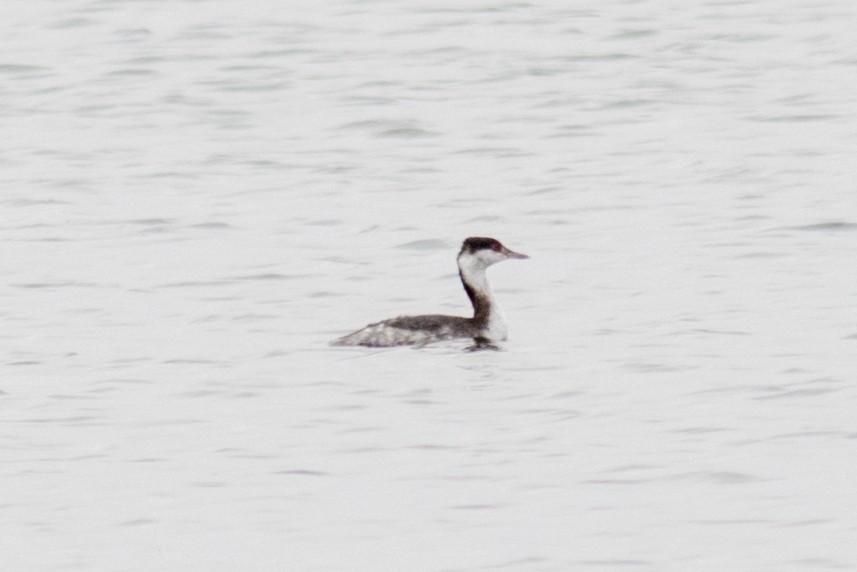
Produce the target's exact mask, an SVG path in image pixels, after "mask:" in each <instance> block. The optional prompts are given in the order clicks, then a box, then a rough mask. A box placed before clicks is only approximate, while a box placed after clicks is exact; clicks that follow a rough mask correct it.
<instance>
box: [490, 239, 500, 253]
mask: <svg viewBox="0 0 857 572" xmlns="http://www.w3.org/2000/svg"><path fill="white" fill-rule="evenodd" d="M501 248H503V247H502V246H501V245H500V243H499V242H497V241H496V240H495V241H494V242H493V243H492V244H491V250H496V251H497V252H500V249H501Z"/></svg>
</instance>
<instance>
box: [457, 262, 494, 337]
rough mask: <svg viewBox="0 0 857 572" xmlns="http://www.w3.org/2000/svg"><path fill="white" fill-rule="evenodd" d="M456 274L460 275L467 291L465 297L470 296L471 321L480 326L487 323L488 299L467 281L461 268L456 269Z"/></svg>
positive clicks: (489, 309)
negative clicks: (471, 307) (471, 306)
mask: <svg viewBox="0 0 857 572" xmlns="http://www.w3.org/2000/svg"><path fill="white" fill-rule="evenodd" d="M458 276H459V277H461V284H462V285H464V291H465V292H467V297H468V298H470V303H471V304H472V305H473V321H474V322H475V323H476V325H478V326H480V327H482V326H485V325H487V324H488V317H489V316H490V315H491V302H490V300H489V299H488V297H487V296H485V295H484V294H482V293H481V292H477V291H476V289H475V288H473V286H471V285H470V284H468V283H467V280H465V279H464V274H462V273H461V270H459V271H458Z"/></svg>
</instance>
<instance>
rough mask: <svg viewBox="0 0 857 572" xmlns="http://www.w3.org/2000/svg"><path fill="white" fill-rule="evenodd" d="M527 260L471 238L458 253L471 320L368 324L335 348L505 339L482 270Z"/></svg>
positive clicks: (441, 318) (487, 241)
mask: <svg viewBox="0 0 857 572" xmlns="http://www.w3.org/2000/svg"><path fill="white" fill-rule="evenodd" d="M510 258H529V256H527V255H526V254H519V253H517V252H512V251H511V250H509V249H508V248H506V247H505V246H503V245H502V244H500V242H499V241H497V240H494V239H493V238H482V237H473V236H472V237H470V238H468V239H466V240H465V241H464V243H462V245H461V252H459V253H458V275H459V276H460V277H461V283H462V284H463V285H464V291H465V292H467V296H468V298H470V303H471V304H473V317H472V318H462V317H458V316H442V315H437V314H432V315H428V316H399V317H398V318H391V319H389V320H384V321H383V322H376V323H374V324H369V325H368V326H366V327H365V328H363V329H362V330H357V331H356V332H354V333H351V334H348V335H347V336H344V337H341V338H339V339H338V340H335V341H333V342H332V345H335V346H371V347H388V346H404V345H413V344H427V343H430V342H436V341H439V340H447V339H450V338H473V339H474V340H476V342H477V343H478V344H487V343H490V342H495V341H500V340H505V339H506V321H505V320H504V319H503V314H502V312H500V308H499V307H497V302H496V301H495V300H494V295H493V294H492V293H491V288H490V287H489V286H488V280H487V279H486V277H485V270H486V269H487V268H488V267H489V266H491V265H492V264H495V263H497V262H500V261H501V260H508V259H510Z"/></svg>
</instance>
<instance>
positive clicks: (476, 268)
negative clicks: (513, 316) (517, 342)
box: [458, 252, 508, 341]
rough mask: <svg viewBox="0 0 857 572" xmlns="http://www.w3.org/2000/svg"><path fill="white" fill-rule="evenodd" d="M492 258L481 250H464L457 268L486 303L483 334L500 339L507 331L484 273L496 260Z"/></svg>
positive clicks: (504, 336) (504, 337) (501, 313)
mask: <svg viewBox="0 0 857 572" xmlns="http://www.w3.org/2000/svg"><path fill="white" fill-rule="evenodd" d="M486 254H487V253H486ZM492 254H493V253H492ZM492 258H493V256H491V255H490V254H488V255H487V256H486V255H484V254H483V253H481V252H480V253H476V254H471V253H467V252H465V253H463V254H461V255H460V256H459V257H458V268H459V270H460V271H461V278H462V279H463V280H464V281H465V282H466V283H467V285H468V286H469V287H470V288H472V289H473V291H474V293H475V294H476V295H477V296H479V297H480V298H482V299H483V300H484V301H485V302H487V303H488V323H487V326H486V328H487V329H486V331H485V332H484V334H483V335H484V336H485V337H486V338H488V339H490V340H496V341H502V340H505V339H506V335H507V332H508V329H507V327H506V319H505V317H504V316H503V312H502V311H501V310H500V306H499V305H498V304H497V300H496V299H495V298H494V293H493V292H492V291H491V286H490V285H489V284H488V278H487V276H486V274H485V271H486V270H487V269H488V267H489V266H491V265H492V264H494V263H495V262H498V260H493V259H492Z"/></svg>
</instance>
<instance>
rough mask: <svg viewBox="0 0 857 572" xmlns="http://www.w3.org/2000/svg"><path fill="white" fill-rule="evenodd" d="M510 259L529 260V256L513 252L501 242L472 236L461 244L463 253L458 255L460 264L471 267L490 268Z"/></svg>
mask: <svg viewBox="0 0 857 572" xmlns="http://www.w3.org/2000/svg"><path fill="white" fill-rule="evenodd" d="M510 258H529V256H527V255H526V254H520V253H518V252H512V251H511V250H509V249H508V248H506V247H505V246H503V245H502V244H500V241H499V240H495V239H493V238H484V237H481V236H471V237H470V238H467V239H465V240H464V242H463V243H462V244H461V252H459V253H458V261H459V263H464V262H466V263H467V265H468V266H471V267H473V266H476V267H482V268H488V267H489V266H491V265H492V264H496V263H498V262H501V261H503V260H509V259H510Z"/></svg>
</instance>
